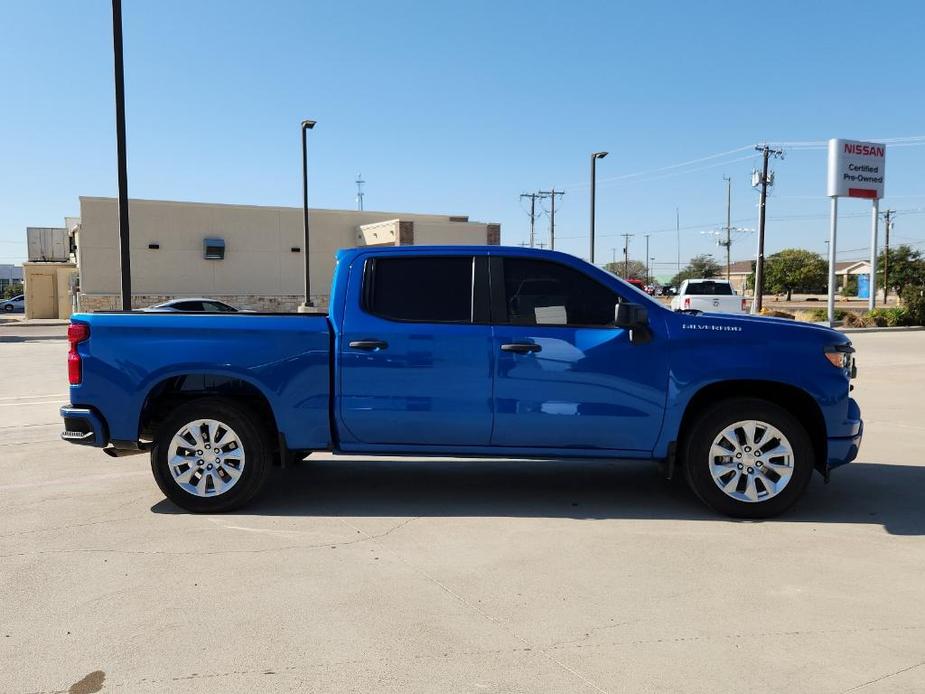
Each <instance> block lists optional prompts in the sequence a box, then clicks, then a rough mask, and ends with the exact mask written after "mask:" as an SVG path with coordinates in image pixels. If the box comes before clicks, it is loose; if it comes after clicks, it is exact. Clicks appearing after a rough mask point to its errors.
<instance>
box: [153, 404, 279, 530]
mask: <svg viewBox="0 0 925 694" xmlns="http://www.w3.org/2000/svg"><path fill="white" fill-rule="evenodd" d="M270 453H271V452H270V447H269V444H268V443H267V435H266V431H265V430H264V427H263V426H262V424H261V423H260V422H259V420H258V419H256V418H255V417H254V416H253V413H252V412H250V411H249V410H247V409H246V408H244V407H242V406H240V405H239V404H238V403H237V402H235V401H233V400H229V399H226V398H217V397H215V398H213V397H209V398H201V399H198V400H193V401H191V402H188V403H186V404H184V405H181V406H180V407H178V408H177V409H176V410H175V411H174V412H173V414H171V416H170V417H168V418H167V419H166V420H165V421H164V422H163V423H162V424H161V426H160V427H159V428H158V431H157V436H156V438H155V441H154V447H153V448H152V450H151V470H152V472H153V473H154V479H155V480H156V481H157V486H158V487H160V489H161V491H162V492H164V495H165V496H167V498H168V499H170V500H171V501H173V502H174V503H175V504H177V505H178V506H181V507H183V508H185V509H186V510H188V511H193V512H194V513H220V512H222V511H230V510H232V509H235V508H238V507H240V506H243V505H244V504H246V503H247V502H248V501H250V500H251V499H252V498H253V497H254V496H255V495H256V494H257V493H258V492H259V491H260V489H261V487H263V484H264V482H265V481H266V477H267V473H268V472H269V469H270Z"/></svg>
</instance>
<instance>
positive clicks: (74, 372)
mask: <svg viewBox="0 0 925 694" xmlns="http://www.w3.org/2000/svg"><path fill="white" fill-rule="evenodd" d="M89 338H90V326H89V325H87V324H86V323H71V324H70V325H69V326H67V342H68V350H67V380H68V383H70V384H71V385H72V386H79V385H80V382H81V378H82V376H83V373H82V371H81V365H80V355H79V354H78V353H77V345H78V344H79V343H81V342H83V341H84V340H87V339H89Z"/></svg>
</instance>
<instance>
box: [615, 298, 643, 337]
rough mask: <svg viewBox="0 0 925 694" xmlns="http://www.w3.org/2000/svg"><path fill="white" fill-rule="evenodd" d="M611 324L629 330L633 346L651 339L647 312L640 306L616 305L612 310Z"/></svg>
mask: <svg viewBox="0 0 925 694" xmlns="http://www.w3.org/2000/svg"><path fill="white" fill-rule="evenodd" d="M613 324H614V325H615V326H616V327H618V328H626V329H627V330H629V337H630V342H632V343H633V344H644V343H646V342H649V341H650V340H651V339H652V331H651V330H649V310H648V309H647V308H646V307H645V306H643V305H642V304H631V303H628V302H623V301H621V302H620V303H618V304H617V305H616V306H615V307H614V310H613Z"/></svg>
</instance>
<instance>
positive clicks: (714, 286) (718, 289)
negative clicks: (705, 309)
mask: <svg viewBox="0 0 925 694" xmlns="http://www.w3.org/2000/svg"><path fill="white" fill-rule="evenodd" d="M687 293H688V294H693V295H695V296H706V295H713V296H732V287H731V286H730V285H729V283H728V282H689V283H688V285H687Z"/></svg>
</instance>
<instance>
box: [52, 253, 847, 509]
mask: <svg viewBox="0 0 925 694" xmlns="http://www.w3.org/2000/svg"><path fill="white" fill-rule="evenodd" d="M68 337H69V342H70V348H69V353H68V373H69V379H70V404H68V405H66V406H64V407H63V408H62V410H61V414H62V417H63V418H64V428H65V431H64V433H63V434H62V437H63V438H64V439H65V440H67V441H70V442H73V443H78V444H85V445H91V446H98V447H102V448H105V449H106V452H108V453H109V454H110V455H113V456H120V455H126V454H130V453H137V452H144V451H149V452H150V457H151V468H152V471H153V474H154V478H155V480H156V481H157V484H158V485H159V487H160V489H161V490H162V491H163V493H164V494H165V495H166V496H167V497H169V498H170V499H171V500H173V501H174V502H176V503H177V504H178V505H180V506H181V507H183V508H185V509H188V510H190V511H196V512H218V511H225V510H229V509H233V508H236V507H239V506H241V505H243V504H245V503H246V502H248V501H250V500H251V499H252V498H253V497H254V496H255V495H256V494H257V493H258V491H259V490H260V488H261V486H262V485H263V483H264V480H265V478H266V475H267V471H268V469H269V468H270V466H272V465H273V464H275V463H277V464H286V463H287V462H289V461H292V460H296V459H301V458H304V457H305V456H306V455H308V454H309V453H311V452H312V451H333V452H337V453H346V454H362V455H370V454H388V455H407V456H427V455H439V456H446V455H465V456H479V457H490V456H503V457H505V458H559V459H562V458H574V459H576V463H575V464H576V465H577V464H579V462H578V459H581V458H611V459H649V460H654V461H658V462H659V463H660V464H661V465H660V467H661V469H662V470H664V471H665V474H666V475H667V476H672V475H675V474H679V473H680V474H683V476H684V477H685V478H686V479H687V481H688V483H689V484H690V487H691V488H692V489H693V490H694V492H695V493H696V494H697V496H699V497H700V498H701V499H702V500H703V501H705V502H706V503H707V504H709V505H710V506H712V507H713V508H714V509H716V510H718V511H720V512H722V513H726V514H729V515H733V516H741V517H763V516H769V515H773V514H775V513H779V512H781V511H783V510H784V509H785V508H787V507H788V506H790V505H791V504H792V503H793V502H794V501H795V500H796V499H797V498H798V497H799V496H800V494H801V493H802V492H803V490H804V489H805V487H806V485H807V483H808V482H809V479H810V477H811V475H812V472H813V470H814V469H815V470H817V471H818V472H819V473H821V474H822V475H823V476H825V477H826V478H828V475H829V472H830V470H831V469H832V468H835V467H837V466H839V465H842V464H844V463H848V462H850V461H851V460H853V459H854V458H855V456H856V455H857V451H858V446H859V445H860V441H861V431H862V424H861V417H860V410H859V408H858V406H857V404H856V403H855V401H854V400H853V399H852V398H851V397H849V390H850V386H849V381H850V379H851V378H852V377H853V375H854V359H853V351H854V350H853V349H852V347H851V344H850V342H849V341H848V339H847V338H846V337H845V336H844V335H843V334H841V333H838V332H835V331H833V330H830V329H828V328H824V327H821V326H817V325H810V324H805V323H794V322H792V321H786V320H780V319H773V318H764V317H753V316H730V315H728V314H710V313H704V314H702V315H696V316H692V315H685V314H681V313H674V312H672V311H670V310H669V309H667V308H665V307H663V306H662V305H661V304H659V303H658V302H657V301H655V300H653V299H651V298H649V297H648V296H646V295H645V294H643V293H641V292H639V291H637V290H636V289H633V288H632V287H630V286H629V285H627V284H625V283H624V282H622V281H621V280H619V279H617V278H616V277H614V276H613V275H611V274H609V273H607V272H605V271H603V270H600V269H598V268H596V267H594V266H592V265H589V264H588V263H586V262H584V261H582V260H580V259H578V258H575V257H573V256H570V255H566V254H563V253H556V252H550V251H538V250H532V249H516V248H502V247H497V246H490V247H480V246H469V247H414V246H411V247H398V248H382V247H380V248H375V247H373V248H356V249H350V250H344V251H340V252H339V253H338V255H337V264H336V268H335V271H334V278H333V286H332V288H331V295H330V310H329V313H327V314H314V315H313V314H253V313H251V314H246V313H238V314H229V313H216V314H207V313H198V314H185V315H184V314H180V313H163V314H162V313H145V312H97V313H84V314H76V315H74V316H73V318H72V321H71V324H70V326H69V330H68Z"/></svg>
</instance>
